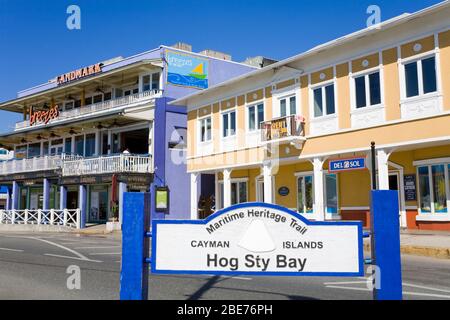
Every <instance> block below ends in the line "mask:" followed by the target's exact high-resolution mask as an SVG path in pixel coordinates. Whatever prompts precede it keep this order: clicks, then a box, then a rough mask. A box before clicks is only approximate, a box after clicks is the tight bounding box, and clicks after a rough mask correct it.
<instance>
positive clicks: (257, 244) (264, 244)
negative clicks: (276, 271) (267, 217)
mask: <svg viewBox="0 0 450 320" xmlns="http://www.w3.org/2000/svg"><path fill="white" fill-rule="evenodd" d="M238 246H240V247H241V248H244V249H246V250H248V251H251V252H270V251H273V250H275V249H276V247H275V244H274V242H273V240H272V237H271V236H270V234H269V231H267V228H266V225H265V224H264V221H262V220H253V221H252V222H251V223H250V226H249V227H248V229H247V231H246V232H245V233H244V235H243V237H242V239H241V241H239V243H238Z"/></svg>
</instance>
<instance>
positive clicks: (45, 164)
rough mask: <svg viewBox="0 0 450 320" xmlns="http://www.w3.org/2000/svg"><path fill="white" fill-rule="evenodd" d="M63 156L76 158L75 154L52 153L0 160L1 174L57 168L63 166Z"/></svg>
mask: <svg viewBox="0 0 450 320" xmlns="http://www.w3.org/2000/svg"><path fill="white" fill-rule="evenodd" d="M63 157H68V158H69V159H74V157H75V156H68V155H52V156H43V157H35V158H27V159H13V160H8V161H1V162H0V175H6V174H12V173H23V172H35V171H46V170H55V169H58V168H60V167H61V165H62V159H63Z"/></svg>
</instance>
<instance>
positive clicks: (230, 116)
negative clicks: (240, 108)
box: [222, 111, 236, 137]
mask: <svg viewBox="0 0 450 320" xmlns="http://www.w3.org/2000/svg"><path fill="white" fill-rule="evenodd" d="M222 125H223V132H222V136H223V137H231V136H234V135H235V134H236V111H231V112H227V113H224V114H222Z"/></svg>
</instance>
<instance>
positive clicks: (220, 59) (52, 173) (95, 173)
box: [0, 44, 255, 227]
mask: <svg viewBox="0 0 450 320" xmlns="http://www.w3.org/2000/svg"><path fill="white" fill-rule="evenodd" d="M254 69H255V67H253V66H250V65H248V64H243V63H237V62H233V61H231V57H229V56H228V55H225V54H222V53H218V52H214V51H204V52H201V53H194V52H192V51H191V47H190V46H189V45H186V44H177V45H175V46H173V47H169V46H160V47H158V48H156V49H154V50H150V51H147V52H144V53H140V54H137V55H134V56H131V57H127V58H123V57H117V58H114V59H110V60H108V61H103V62H99V63H96V64H93V65H90V66H86V67H82V68H80V69H77V70H74V71H71V72H67V73H63V74H61V75H59V76H56V77H55V78H54V79H51V80H49V81H48V82H46V83H44V84H41V85H38V86H36V87H33V88H30V89H26V90H23V91H20V92H19V93H18V95H17V98H16V99H13V100H11V101H6V102H2V103H0V109H1V110H6V111H10V112H16V113H20V114H23V121H21V122H18V123H16V124H15V128H14V130H13V131H11V132H6V133H3V134H1V135H0V147H3V148H6V149H8V150H11V151H14V158H13V159H11V160H7V161H3V162H0V185H3V186H6V189H5V194H6V197H7V200H6V201H5V206H6V207H5V210H3V211H2V217H0V219H6V220H7V219H9V220H11V219H14V220H15V222H21V223H22V222H24V221H25V222H26V223H54V224H65V225H72V226H78V227H84V226H85V224H86V223H105V222H108V221H115V222H119V224H120V222H121V220H122V214H123V212H122V201H121V200H122V195H123V193H124V192H125V191H129V192H133V191H134V192H145V191H151V192H154V190H155V188H156V187H159V186H167V187H168V188H169V190H170V195H171V197H170V211H169V213H168V214H169V216H170V218H171V219H179V218H189V217H190V212H189V201H190V190H189V188H190V180H189V176H188V175H187V173H186V164H185V147H186V140H185V139H186V122H187V115H186V110H185V108H180V107H177V106H170V105H168V102H170V101H171V100H174V99H177V98H179V97H182V96H184V95H188V94H191V93H193V92H196V91H199V90H202V89H206V88H208V87H211V86H214V85H217V84H219V83H221V82H223V81H225V80H228V79H230V78H233V77H236V76H239V75H241V74H244V73H247V72H250V71H252V70H254ZM152 199H153V200H152V216H153V218H155V217H157V218H164V217H165V216H166V214H167V213H159V212H157V211H156V207H155V201H154V200H155V199H154V197H152ZM6 203H7V205H6ZM12 212H14V215H12ZM9 222H11V221H9Z"/></svg>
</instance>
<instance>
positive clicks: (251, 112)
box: [248, 103, 264, 131]
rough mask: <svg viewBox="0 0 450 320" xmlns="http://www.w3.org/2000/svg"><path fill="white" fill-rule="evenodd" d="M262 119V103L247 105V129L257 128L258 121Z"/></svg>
mask: <svg viewBox="0 0 450 320" xmlns="http://www.w3.org/2000/svg"><path fill="white" fill-rule="evenodd" d="M263 121H264V104H263V103H261V104H258V105H253V106H250V107H248V130H249V131H254V130H259V129H260V127H259V125H260V123H261V122H263Z"/></svg>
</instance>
